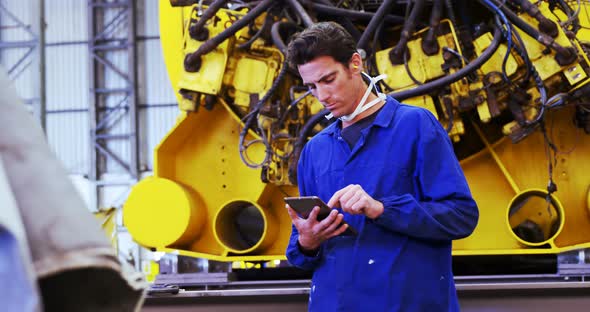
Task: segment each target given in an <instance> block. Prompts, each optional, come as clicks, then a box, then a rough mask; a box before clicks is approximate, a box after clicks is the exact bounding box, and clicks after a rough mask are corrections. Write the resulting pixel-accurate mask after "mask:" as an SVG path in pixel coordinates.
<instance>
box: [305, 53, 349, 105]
mask: <svg viewBox="0 0 590 312" xmlns="http://www.w3.org/2000/svg"><path fill="white" fill-rule="evenodd" d="M297 68H298V69H299V74H300V75H301V78H302V79H303V83H304V84H305V85H306V86H307V87H309V89H310V90H311V93H312V94H313V95H314V96H315V97H316V98H317V99H318V100H319V101H320V102H321V103H322V105H324V107H325V108H327V109H328V110H329V111H330V112H331V113H332V114H333V115H334V116H335V117H341V116H345V115H349V114H351V113H352V112H353V111H354V108H355V104H356V103H357V102H358V86H356V84H355V83H354V81H353V72H352V71H351V70H350V69H349V68H347V67H345V66H344V65H342V64H341V63H338V62H337V61H335V60H334V58H332V57H331V56H320V57H317V58H315V59H313V60H312V61H310V62H308V63H305V64H303V65H299V66H298V67H297Z"/></svg>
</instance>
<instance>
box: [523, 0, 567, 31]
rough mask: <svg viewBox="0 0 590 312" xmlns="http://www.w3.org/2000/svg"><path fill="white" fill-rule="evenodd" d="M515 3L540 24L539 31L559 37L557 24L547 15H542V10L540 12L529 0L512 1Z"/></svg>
mask: <svg viewBox="0 0 590 312" xmlns="http://www.w3.org/2000/svg"><path fill="white" fill-rule="evenodd" d="M512 1H513V2H515V3H516V4H518V5H520V7H521V8H522V9H523V10H524V11H525V12H527V14H528V15H529V16H531V17H533V18H534V19H536V20H537V21H538V22H539V30H541V32H543V33H545V34H547V35H549V36H551V37H553V38H555V37H557V35H558V34H559V31H558V30H557V24H555V22H553V21H551V20H549V19H548V18H546V17H545V15H543V14H542V13H541V10H539V8H538V7H537V6H536V5H534V4H532V3H531V2H530V1H528V0H512Z"/></svg>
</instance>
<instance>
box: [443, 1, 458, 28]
mask: <svg viewBox="0 0 590 312" xmlns="http://www.w3.org/2000/svg"><path fill="white" fill-rule="evenodd" d="M445 6H446V7H447V15H448V16H449V19H450V20H451V23H452V24H453V26H457V18H456V17H455V9H454V8H453V0H445Z"/></svg>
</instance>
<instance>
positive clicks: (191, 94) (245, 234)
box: [124, 0, 590, 261]
mask: <svg viewBox="0 0 590 312" xmlns="http://www.w3.org/2000/svg"><path fill="white" fill-rule="evenodd" d="M504 2H505V3H504ZM504 2H502V1H499V0H480V1H460V0H457V1H443V0H433V1H425V0H415V1H398V2H396V1H388V0H385V1H362V0H361V1H329V0H323V1H296V0H288V1H287V0H285V1H283V0H277V1H271V0H263V1H252V2H250V1H219V0H218V1H190V0H185V1H183V0H171V1H164V0H162V1H160V17H161V19H160V27H161V40H162V47H163V52H164V57H165V61H166V66H167V69H168V73H169V76H170V80H171V82H172V86H173V88H174V89H175V91H176V92H177V95H178V103H179V116H178V120H177V123H176V125H175V126H174V128H173V129H172V130H170V132H169V133H168V134H167V136H166V137H165V138H164V139H163V140H162V142H161V143H160V144H159V146H158V147H157V149H156V151H155V165H154V176H153V177H150V178H147V179H144V180H142V181H140V182H139V183H138V184H137V185H136V186H135V187H134V188H133V190H132V192H131V194H130V196H129V199H128V201H127V203H126V204H125V207H124V222H125V225H126V226H127V228H128V229H129V231H130V232H131V234H132V235H133V237H134V239H135V240H136V241H137V242H138V243H140V244H141V245H143V246H146V247H150V248H154V249H157V250H163V251H169V250H178V251H179V252H180V253H181V254H184V255H190V256H195V257H201V258H208V259H214V260H221V261H263V260H272V259H284V251H285V248H286V245H287V241H288V237H289V234H290V231H291V225H290V219H289V217H288V215H287V213H286V211H285V208H284V202H283V197H285V196H294V195H296V194H297V188H296V174H297V172H296V163H297V158H298V154H299V151H300V150H301V147H302V146H303V144H304V143H305V142H306V141H307V139H308V138H309V137H310V136H312V135H314V134H315V133H317V131H319V130H321V129H322V127H324V126H325V125H326V124H325V122H326V121H325V119H324V118H323V117H322V116H323V115H324V114H325V112H323V111H322V106H321V104H319V103H318V102H317V101H316V100H315V99H313V98H312V97H311V96H308V95H309V93H308V92H307V90H306V89H305V88H304V87H303V86H302V84H301V81H300V79H299V77H298V76H297V73H296V72H295V71H293V70H290V69H288V68H287V67H286V66H285V63H284V54H283V53H284V50H285V44H286V43H287V42H288V38H289V36H290V35H292V34H293V33H294V32H295V31H298V30H301V29H302V28H303V27H304V26H305V25H307V24H309V23H312V22H314V21H320V20H336V21H337V22H339V23H341V24H342V25H344V26H345V27H346V28H347V29H349V31H350V32H351V33H352V34H353V36H356V37H357V38H358V39H359V50H360V51H361V52H362V55H363V57H364V59H365V68H366V69H367V71H368V72H369V73H370V74H371V75H376V74H378V73H386V74H387V75H388V78H387V79H386V80H385V81H384V83H383V84H382V85H381V88H382V89H384V90H385V91H387V92H389V93H390V94H391V95H392V96H394V97H395V98H397V99H398V100H400V101H403V102H405V103H408V104H412V105H419V106H423V107H425V108H427V109H429V110H430V111H431V112H432V113H434V114H435V115H436V116H437V118H438V119H439V121H440V122H441V124H442V125H443V126H444V127H445V128H446V129H447V131H448V133H449V135H450V136H451V138H452V139H453V142H454V143H455V151H456V154H457V156H458V157H459V159H460V160H461V165H462V167H463V169H464V171H465V174H466V176H467V179H468V181H469V184H470V186H471V190H472V193H473V196H474V198H475V199H476V201H477V203H478V205H479V209H480V221H479V224H478V226H477V228H476V230H475V232H474V233H473V234H472V235H471V236H470V237H468V238H466V239H463V240H459V241H455V242H454V245H453V246H454V247H453V253H454V255H508V254H555V253H560V252H564V251H568V250H573V249H578V248H587V247H590V193H589V192H590V190H589V186H590V161H588V159H590V136H589V135H588V134H589V133H590V104H588V103H590V102H589V99H590V93H589V92H590V85H589V84H588V81H589V80H590V66H589V65H590V62H589V61H588V56H587V54H588V53H587V51H588V48H589V47H590V30H589V29H590V28H589V27H590V16H589V13H588V12H589V11H590V5H589V4H587V3H586V2H585V1H578V2H576V1H541V2H534V3H531V2H529V1H527V0H512V1H504ZM404 16H407V18H404Z"/></svg>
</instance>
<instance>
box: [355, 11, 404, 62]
mask: <svg viewBox="0 0 590 312" xmlns="http://www.w3.org/2000/svg"><path fill="white" fill-rule="evenodd" d="M394 4H395V0H385V1H383V3H381V5H380V6H379V9H377V12H376V13H375V15H373V18H371V21H370V22H369V25H368V26H367V28H365V31H364V32H363V34H362V36H361V39H359V41H358V43H357V45H356V48H357V49H362V50H364V51H367V44H368V43H369V39H370V38H371V35H372V34H373V32H374V31H375V29H377V26H379V24H380V23H381V22H383V21H382V19H383V16H385V14H386V13H388V12H389V11H391V7H392V6H393V5H394Z"/></svg>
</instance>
